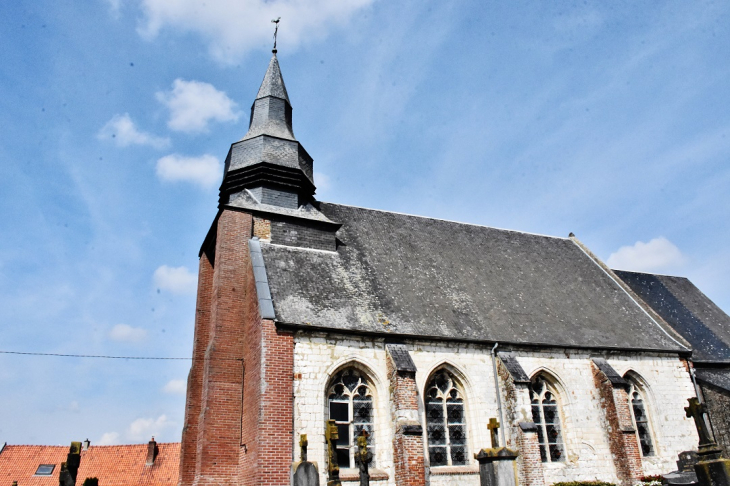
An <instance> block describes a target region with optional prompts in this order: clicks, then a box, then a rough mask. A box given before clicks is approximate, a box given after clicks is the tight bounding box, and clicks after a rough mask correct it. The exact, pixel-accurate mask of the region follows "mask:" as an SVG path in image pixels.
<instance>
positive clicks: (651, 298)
mask: <svg viewBox="0 0 730 486" xmlns="http://www.w3.org/2000/svg"><path fill="white" fill-rule="evenodd" d="M614 272H615V273H616V275H618V276H619V277H620V278H621V279H622V280H623V281H624V282H626V284H628V285H629V286H630V287H631V289H632V290H633V291H634V292H635V293H636V294H638V295H639V296H640V297H641V298H642V299H644V301H645V302H646V303H647V304H648V305H650V306H651V307H652V308H653V309H654V310H655V311H656V313H657V314H659V315H660V316H662V318H663V319H664V320H665V321H667V322H668V323H669V324H670V325H671V326H672V327H673V328H674V329H675V330H676V331H677V332H678V333H679V334H681V335H682V337H684V338H685V339H686V340H687V341H688V342H689V343H690V344H691V345H692V348H693V352H692V359H693V361H695V362H697V363H701V362H727V363H730V316H728V315H727V314H725V313H724V312H723V311H722V309H720V308H719V307H718V306H717V305H715V303H714V302H712V301H711V300H710V299H708V298H707V296H706V295H705V294H703V293H702V291H700V289H698V288H697V287H695V285H694V284H693V283H692V282H690V281H689V280H688V279H686V278H683V277H670V276H667V275H654V274H649V273H638V272H626V271H620V270H614Z"/></svg>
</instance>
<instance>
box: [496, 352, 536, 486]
mask: <svg viewBox="0 0 730 486" xmlns="http://www.w3.org/2000/svg"><path fill="white" fill-rule="evenodd" d="M497 375H498V376H499V383H500V385H499V387H500V391H501V393H502V410H503V415H504V416H503V418H501V419H500V420H503V421H504V423H502V427H504V428H505V439H506V445H507V447H509V448H510V449H513V450H516V451H517V453H518V454H519V455H518V456H517V476H518V478H519V484H521V485H524V486H544V485H545V477H544V475H543V471H542V462H541V460H540V446H539V443H538V440H537V433H536V432H524V431H523V430H522V429H521V428H520V426H519V423H520V422H532V414H531V413H530V415H527V411H528V410H530V392H529V390H528V388H527V385H525V384H517V383H515V382H514V380H513V379H512V375H510V373H509V371H507V368H505V366H504V364H502V361H501V360H499V359H498V360H497Z"/></svg>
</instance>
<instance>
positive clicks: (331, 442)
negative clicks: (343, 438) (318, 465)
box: [324, 420, 342, 486]
mask: <svg viewBox="0 0 730 486" xmlns="http://www.w3.org/2000/svg"><path fill="white" fill-rule="evenodd" d="M324 436H325V439H327V452H328V459H329V461H327V472H328V480H327V486H341V485H342V483H341V482H340V466H339V464H338V463H337V439H339V438H340V434H339V433H338V431H337V424H335V421H334V420H328V421H327V426H326V427H325V434H324Z"/></svg>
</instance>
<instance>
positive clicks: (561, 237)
mask: <svg viewBox="0 0 730 486" xmlns="http://www.w3.org/2000/svg"><path fill="white" fill-rule="evenodd" d="M320 202H321V203H324V204H331V205H333V206H344V207H349V208H356V209H365V210H367V211H377V212H380V213H389V214H399V215H401V216H410V217H413V218H421V219H431V220H434V221H443V222H445V223H454V224H463V225H467V226H476V227H478V228H488V229H493V230H497V231H508V232H510V233H521V234H525V235H531V236H540V237H542V238H551V239H556V240H570V237H569V236H553V235H546V234H543V233H534V232H531V231H521V230H515V229H509V228H498V227H496V226H487V225H484V224H477V223H467V222H465V221H456V220H453V219H445V218H434V217H431V216H422V215H420V214H411V213H401V212H400V211H388V210H386V209H376V208H366V207H364V206H355V205H353V204H340V203H332V202H327V201H320Z"/></svg>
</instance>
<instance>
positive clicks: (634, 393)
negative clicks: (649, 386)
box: [627, 377, 654, 457]
mask: <svg viewBox="0 0 730 486" xmlns="http://www.w3.org/2000/svg"><path fill="white" fill-rule="evenodd" d="M627 378H628V381H629V392H628V394H629V403H630V405H631V417H632V419H633V420H634V427H635V428H636V438H637V439H638V440H639V449H641V455H642V456H644V457H646V456H653V455H654V442H653V441H652V439H651V429H650V428H649V416H648V415H647V413H646V407H645V405H644V397H643V395H642V391H641V389H640V387H639V386H637V384H636V383H635V382H634V381H633V380H632V379H631V378H630V377H627Z"/></svg>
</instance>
